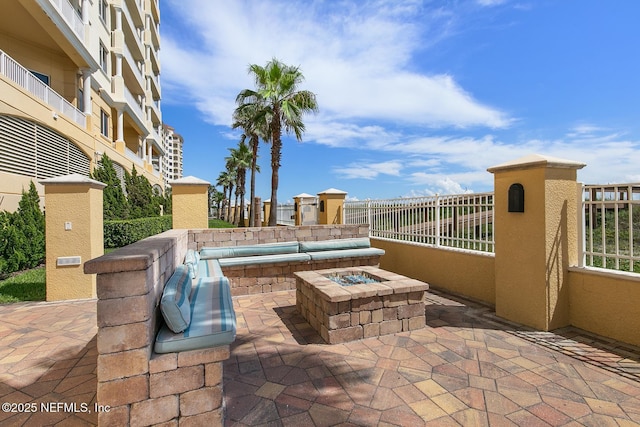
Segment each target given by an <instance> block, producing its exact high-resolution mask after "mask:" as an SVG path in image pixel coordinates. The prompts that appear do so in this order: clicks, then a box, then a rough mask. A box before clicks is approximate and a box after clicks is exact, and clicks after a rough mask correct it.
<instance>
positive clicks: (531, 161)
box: [487, 154, 586, 173]
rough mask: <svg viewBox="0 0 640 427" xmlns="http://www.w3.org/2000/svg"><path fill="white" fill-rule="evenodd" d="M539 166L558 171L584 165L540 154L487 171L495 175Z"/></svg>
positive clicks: (518, 159)
mask: <svg viewBox="0 0 640 427" xmlns="http://www.w3.org/2000/svg"><path fill="white" fill-rule="evenodd" d="M541 166H544V167H548V168H560V169H582V168H583V167H585V166H586V164H585V163H580V162H574V161H573V160H566V159H560V158H558V157H552V156H544V155H542V154H529V155H527V156H524V157H520V158H517V159H515V160H511V161H509V162H506V163H501V164H499V165H496V166H492V167H490V168H488V169H487V171H488V172H491V173H495V172H500V171H505V170H515V169H532V168H537V167H541Z"/></svg>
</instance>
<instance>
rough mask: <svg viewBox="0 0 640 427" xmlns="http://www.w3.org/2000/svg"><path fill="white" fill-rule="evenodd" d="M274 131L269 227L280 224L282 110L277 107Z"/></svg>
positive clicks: (273, 124) (274, 113)
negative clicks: (279, 183) (279, 186)
mask: <svg viewBox="0 0 640 427" xmlns="http://www.w3.org/2000/svg"><path fill="white" fill-rule="evenodd" d="M273 116H274V117H273V122H272V126H273V131H272V134H271V135H272V137H271V212H269V225H271V226H275V225H277V224H278V171H279V170H280V156H281V151H282V139H281V135H280V109H279V108H278V106H277V105H276V106H275V107H274V109H273Z"/></svg>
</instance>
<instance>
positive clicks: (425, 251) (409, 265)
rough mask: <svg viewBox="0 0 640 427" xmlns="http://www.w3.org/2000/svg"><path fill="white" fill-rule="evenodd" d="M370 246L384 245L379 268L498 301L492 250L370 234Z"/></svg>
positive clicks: (380, 246) (378, 246)
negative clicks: (438, 245) (444, 246)
mask: <svg viewBox="0 0 640 427" xmlns="http://www.w3.org/2000/svg"><path fill="white" fill-rule="evenodd" d="M371 246H373V247H376V248H380V249H384V250H385V251H386V253H385V254H384V255H383V256H382V258H381V259H380V268H382V269H385V270H389V271H393V272H395V273H398V274H402V275H404V276H408V277H411V278H414V279H418V280H422V281H424V282H427V283H429V285H430V286H432V287H433V288H437V289H443V290H447V291H450V292H454V293H457V294H461V295H465V296H468V297H471V298H475V299H477V300H480V301H484V302H486V303H489V304H492V305H493V304H495V276H494V271H495V259H494V256H493V254H489V253H487V254H484V253H480V252H477V253H474V252H470V251H461V250H453V249H439V248H434V247H427V246H421V245H414V244H410V243H404V242H398V241H391V240H386V239H376V238H371Z"/></svg>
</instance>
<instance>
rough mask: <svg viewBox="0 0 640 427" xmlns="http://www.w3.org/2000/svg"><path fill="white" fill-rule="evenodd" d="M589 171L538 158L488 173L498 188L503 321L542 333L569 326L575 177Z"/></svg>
mask: <svg viewBox="0 0 640 427" xmlns="http://www.w3.org/2000/svg"><path fill="white" fill-rule="evenodd" d="M584 166H585V164H584V163H578V162H574V161H570V160H564V159H557V158H553V157H546V156H541V155H537V154H534V155H530V156H525V157H522V158H519V159H517V160H514V161H511V162H507V163H503V164H501V165H497V166H494V167H491V168H489V169H488V171H489V172H491V173H493V174H494V182H495V193H494V197H495V201H494V210H493V212H494V213H493V215H494V219H493V220H494V224H495V228H494V239H495V244H496V245H495V248H496V249H495V278H496V314H497V315H498V316H500V317H503V318H505V319H508V320H511V321H515V322H518V323H522V324H525V325H528V326H531V327H534V328H536V329H540V330H543V331H548V330H551V329H555V328H559V327H563V326H566V325H568V324H569V288H568V277H567V276H568V267H569V266H570V265H577V263H578V209H579V203H580V200H578V192H577V185H578V184H577V182H576V175H577V170H578V169H581V168H583V167H584ZM510 198H511V200H510Z"/></svg>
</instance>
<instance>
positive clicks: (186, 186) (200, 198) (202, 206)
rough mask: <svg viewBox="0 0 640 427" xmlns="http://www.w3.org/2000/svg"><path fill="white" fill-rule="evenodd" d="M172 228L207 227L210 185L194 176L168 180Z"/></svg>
mask: <svg viewBox="0 0 640 427" xmlns="http://www.w3.org/2000/svg"><path fill="white" fill-rule="evenodd" d="M169 184H170V185H171V200H172V202H171V204H172V206H173V228H209V215H208V213H209V212H208V210H209V203H208V192H209V186H210V185H211V184H210V183H208V182H207V181H204V180H202V179H199V178H196V177H194V176H185V177H184V178H180V179H176V180H173V181H170V182H169Z"/></svg>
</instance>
